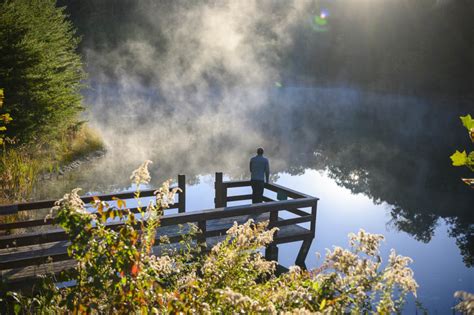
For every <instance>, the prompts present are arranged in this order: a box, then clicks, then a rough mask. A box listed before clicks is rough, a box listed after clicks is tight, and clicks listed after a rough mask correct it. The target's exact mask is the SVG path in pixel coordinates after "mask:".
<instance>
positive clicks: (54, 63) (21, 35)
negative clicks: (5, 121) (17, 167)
mask: <svg viewBox="0 0 474 315" xmlns="http://www.w3.org/2000/svg"><path fill="white" fill-rule="evenodd" d="M78 42H79V38H78V37H77V36H75V30H74V29H73V26H72V23H71V22H70V21H68V20H67V16H66V15H65V13H64V8H58V7H56V1H55V0H21V1H20V0H10V1H9V0H6V1H0V86H1V87H3V88H5V90H6V91H8V93H7V94H6V95H5V110H6V112H7V113H8V114H11V115H12V116H13V117H15V120H14V121H12V123H11V124H10V126H9V128H8V130H7V131H6V135H7V136H9V137H11V138H13V137H15V138H16V139H17V140H18V141H19V143H29V142H33V141H35V142H40V143H42V142H43V141H49V140H51V139H53V138H54V137H57V136H58V135H61V134H62V133H64V131H66V130H67V129H68V128H70V127H71V126H73V125H74V124H75V123H76V121H77V115H78V113H79V112H80V111H82V109H83V108H82V106H81V101H82V97H81V94H80V93H79V92H80V89H81V86H82V85H81V80H82V79H84V75H85V74H84V71H83V69H82V62H81V59H80V56H79V55H78V54H77V53H76V48H77V45H78Z"/></svg>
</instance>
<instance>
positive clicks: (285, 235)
mask: <svg viewBox="0 0 474 315" xmlns="http://www.w3.org/2000/svg"><path fill="white" fill-rule="evenodd" d="M249 218H252V219H254V220H255V221H257V222H258V221H263V220H268V213H266V214H263V215H260V216H240V217H237V218H225V219H221V220H210V221H209V223H208V226H207V230H208V231H209V232H212V231H216V230H222V229H225V230H227V229H228V228H230V227H231V226H232V224H233V223H234V221H236V222H238V223H239V224H242V223H245V222H246V221H247V220H248V219H249ZM182 232H184V233H187V232H189V227H186V226H183V228H182ZM308 232H309V230H307V229H305V228H302V227H300V226H298V225H292V226H284V227H281V228H280V231H279V233H278V238H277V239H276V243H281V242H285V240H286V239H290V240H291V241H293V239H294V238H298V237H300V238H304V237H305V235H307V234H308ZM161 235H167V236H171V235H172V236H178V235H179V229H178V227H177V226H168V227H161V228H159V229H158V231H157V238H159V236H161ZM224 238H225V235H219V236H213V237H208V238H207V239H206V243H207V244H208V247H209V248H210V247H212V246H214V245H215V244H217V242H219V241H222V240H223V239H224ZM67 246H68V242H67V241H62V242H54V243H48V244H37V245H32V246H28V247H25V248H21V247H20V248H18V250H17V251H14V249H3V250H1V251H0V261H1V263H0V269H3V270H0V275H1V278H8V279H9V280H8V281H14V282H15V281H19V280H21V279H23V280H25V279H28V278H31V277H32V278H37V277H39V276H41V275H45V274H47V273H55V274H56V273H59V272H61V271H63V270H66V269H69V268H71V267H72V266H74V262H72V261H71V260H70V259H69V257H67V256H65V255H67ZM161 251H162V249H161V248H160V247H155V248H154V253H155V254H159V253H161ZM49 257H51V258H52V261H53V262H51V260H48V259H49ZM33 259H42V260H43V262H42V263H41V264H36V265H25V266H22V265H21V264H22V263H25V264H26V263H28V264H30V262H31V261H32V260H33ZM56 260H58V261H56ZM48 261H49V262H48ZM2 265H3V266H9V269H5V268H1V266H2ZM15 265H16V266H18V267H20V268H12V266H15Z"/></svg>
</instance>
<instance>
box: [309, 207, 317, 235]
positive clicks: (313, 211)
mask: <svg viewBox="0 0 474 315" xmlns="http://www.w3.org/2000/svg"><path fill="white" fill-rule="evenodd" d="M317 214H318V199H316V200H315V201H314V204H313V206H312V207H311V227H310V228H311V232H312V233H313V238H314V236H315V235H316V216H317Z"/></svg>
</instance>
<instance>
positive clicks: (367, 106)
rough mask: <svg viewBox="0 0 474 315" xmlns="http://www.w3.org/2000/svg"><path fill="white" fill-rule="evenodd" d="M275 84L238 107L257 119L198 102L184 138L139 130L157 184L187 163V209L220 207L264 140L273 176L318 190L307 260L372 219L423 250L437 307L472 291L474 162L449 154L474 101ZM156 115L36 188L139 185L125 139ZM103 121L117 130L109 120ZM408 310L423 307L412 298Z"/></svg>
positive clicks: (432, 305) (46, 192) (460, 140)
mask: <svg viewBox="0 0 474 315" xmlns="http://www.w3.org/2000/svg"><path fill="white" fill-rule="evenodd" d="M267 92H268V93H266V95H267V102H266V105H265V106H260V107H258V108H254V109H252V111H251V113H250V115H249V112H248V110H247V111H246V112H244V113H241V116H240V117H239V116H238V115H239V114H238V111H236V112H237V114H235V113H236V112H235V111H234V112H233V113H234V114H235V115H237V116H236V117H235V119H236V120H239V121H245V122H246V126H248V130H238V129H236V130H234V129H233V126H234V125H235V124H234V123H233V120H232V119H233V118H232V117H228V119H229V124H228V127H225V126H224V127H223V126H222V125H219V127H216V128H217V129H202V128H201V129H200V127H199V126H200V125H199V124H197V123H195V122H194V121H195V119H193V117H195V115H196V113H190V114H189V117H188V118H189V119H188V120H186V122H185V128H183V129H182V130H179V132H178V131H177V132H176V134H175V135H174V137H173V141H174V142H170V143H164V142H160V141H157V142H155V143H150V142H149V141H147V140H146V139H145V140H142V139H140V138H143V137H137V138H136V143H137V145H138V147H140V148H141V149H140V150H138V149H137V151H136V152H138V151H140V152H142V151H143V149H144V148H145V149H150V150H148V151H147V150H145V151H146V152H149V156H147V158H149V159H151V160H153V161H154V164H153V165H152V169H151V171H152V176H153V182H152V183H151V185H152V186H157V185H158V184H159V183H160V182H161V181H162V180H163V179H166V178H176V175H177V174H179V173H181V174H186V176H187V180H188V192H187V205H188V211H192V210H197V209H203V208H212V207H213V198H214V195H213V194H214V191H213V185H214V184H213V182H214V180H213V176H212V175H211V174H214V172H216V171H222V172H224V173H225V174H226V177H227V179H243V178H248V170H247V169H248V159H249V157H250V156H251V155H252V154H253V152H254V150H255V148H256V147H257V146H263V147H264V148H265V149H266V155H267V156H268V157H269V159H270V162H271V169H272V181H274V182H276V183H278V184H281V185H284V186H287V187H290V188H292V189H295V190H298V191H301V192H304V193H307V194H310V195H313V196H316V197H319V198H320V203H319V206H318V217H317V232H316V239H315V240H314V241H313V244H312V247H311V250H310V254H309V255H308V258H307V261H306V262H307V265H308V267H316V266H318V265H319V264H320V261H318V260H317V258H316V255H315V253H316V252H320V253H322V254H324V253H325V249H326V248H332V246H333V245H339V246H344V247H346V246H347V234H348V233H350V232H357V231H358V230H359V229H360V228H363V229H365V230H366V231H368V232H372V233H382V234H384V235H385V236H386V241H385V243H384V244H383V248H382V255H383V257H385V258H387V257H388V254H389V252H390V249H391V248H395V249H396V251H397V253H399V254H402V255H406V256H410V257H412V258H413V260H414V263H413V265H412V268H413V270H414V272H415V278H416V279H417V281H418V283H419V285H420V288H419V291H418V298H419V300H420V301H421V302H422V303H423V304H424V306H425V307H427V308H428V310H429V311H430V313H432V314H450V313H451V312H452V311H451V307H452V306H453V304H454V303H455V301H454V299H453V297H452V296H453V293H454V292H455V291H457V290H466V291H470V292H474V269H473V268H472V266H473V265H474V235H473V233H474V211H473V210H474V209H473V208H474V207H473V205H474V191H472V190H470V189H469V188H468V187H467V186H465V185H463V184H462V183H461V181H460V179H459V178H460V177H461V176H469V173H468V172H466V171H465V170H463V169H460V168H454V167H452V166H451V165H450V160H449V155H451V154H452V153H453V152H454V150H456V149H469V148H470V147H469V146H470V145H471V144H470V143H469V142H468V139H467V135H466V132H465V130H464V129H463V127H462V126H461V125H460V123H459V118H458V117H459V116H460V115H464V114H466V113H469V111H470V112H471V114H472V113H473V111H472V110H473V109H474V106H473V102H472V101H470V100H452V99H440V98H437V99H428V98H415V97H403V96H394V95H380V94H374V93H363V92H359V91H357V90H350V89H342V88H333V89H330V88H324V89H323V88H307V87H291V88H290V87H289V88H285V89H270V90H269V91H267ZM153 115H155V113H153V112H148V113H147V115H145V116H144V117H134V118H133V119H126V120H124V122H123V124H121V126H120V128H121V129H118V130H117V129H114V130H113V134H114V135H115V137H114V138H113V141H112V143H110V142H111V141H109V144H110V148H109V153H108V154H107V155H106V156H105V157H104V158H102V159H101V160H99V161H96V162H95V163H94V164H93V165H83V166H82V167H81V168H80V169H78V170H76V171H74V172H71V173H69V174H67V175H66V176H63V177H59V178H58V179H57V180H54V181H43V182H41V183H40V185H38V187H37V190H36V198H37V199H43V198H57V197H59V196H61V195H62V194H63V193H64V192H66V191H68V190H70V189H72V188H74V187H82V188H83V189H84V191H85V192H111V191H122V190H125V189H130V186H129V184H128V182H129V174H130V173H131V171H132V170H133V169H134V168H136V166H137V165H138V164H139V161H138V159H133V158H131V157H133V156H136V155H138V153H137V154H134V152H133V150H132V151H130V150H127V151H126V152H124V151H123V150H122V149H121V148H123V147H124V146H125V143H126V141H125V140H123V143H122V142H121V139H125V138H127V136H128V134H129V133H130V132H131V131H129V130H132V131H133V130H136V128H137V126H139V125H143V122H144V121H145V122H146V121H147V119H151V118H150V116H152V117H153ZM156 115H158V114H156ZM170 115H171V117H170V118H169V119H173V116H172V114H170ZM206 115H210V114H209V113H207V114H206ZM146 116H148V117H146ZM203 117H205V116H203ZM155 118H156V117H155ZM180 119H183V117H182V116H180ZM95 123H96V124H97V125H98V126H99V128H103V129H104V130H105V132H107V131H109V132H111V131H110V130H111V129H110V128H111V127H110V126H109V125H107V123H106V122H104V121H101V120H100V119H97V120H96V121H95ZM164 125H165V127H166V124H164ZM153 130H156V129H153ZM127 141H128V140H127ZM127 143H128V142H127ZM183 143H186V144H187V146H183V145H180V144H183ZM236 192H238V191H236ZM242 192H243V191H242ZM298 248H299V244H293V245H284V246H281V247H280V263H282V264H283V265H286V266H289V265H292V264H293V263H294V259H295V258H296V253H297V251H298ZM406 313H408V314H410V313H415V307H414V302H413V300H411V301H410V303H409V305H408V306H407V308H406Z"/></svg>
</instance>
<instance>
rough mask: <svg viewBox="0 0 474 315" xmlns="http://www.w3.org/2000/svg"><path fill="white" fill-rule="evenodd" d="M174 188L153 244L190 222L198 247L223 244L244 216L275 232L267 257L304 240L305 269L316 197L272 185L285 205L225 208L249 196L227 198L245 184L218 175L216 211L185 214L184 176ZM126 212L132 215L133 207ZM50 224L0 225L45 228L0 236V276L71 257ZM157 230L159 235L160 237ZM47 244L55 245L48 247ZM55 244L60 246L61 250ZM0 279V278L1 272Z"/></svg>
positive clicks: (3, 228)
mask: <svg viewBox="0 0 474 315" xmlns="http://www.w3.org/2000/svg"><path fill="white" fill-rule="evenodd" d="M178 187H179V188H180V189H181V191H180V192H179V193H178V201H177V203H175V204H174V205H172V206H171V209H178V213H175V214H166V213H165V215H163V216H162V218H161V220H160V227H159V229H158V233H157V239H158V238H159V237H160V236H162V235H163V234H162V233H169V235H168V236H169V239H170V242H171V243H174V242H178V241H179V240H180V239H181V238H182V235H180V233H182V232H178V228H177V226H178V225H183V224H187V223H195V224H197V226H198V228H199V229H200V233H198V234H197V235H195V238H196V239H197V242H198V243H204V242H207V241H216V240H219V239H222V237H223V235H225V233H226V231H227V229H228V228H229V227H230V226H231V224H232V222H233V220H235V221H238V222H239V223H243V222H244V221H246V220H247V219H248V217H253V218H256V219H257V220H269V226H270V227H278V228H279V229H280V231H278V232H277V234H276V235H275V237H274V241H273V243H272V244H270V245H269V246H268V247H267V248H266V250H265V256H266V258H267V259H271V260H278V247H277V244H281V243H289V242H295V241H303V243H302V245H301V248H300V250H299V252H298V255H297V257H296V260H295V263H296V264H298V265H300V266H302V267H305V263H304V261H305V259H306V256H307V254H308V250H309V247H310V245H311V242H312V240H313V238H314V236H315V231H316V215H317V203H318V198H315V197H311V196H308V195H305V194H303V193H300V192H297V191H294V190H291V189H288V188H286V187H283V186H279V185H276V184H265V191H272V192H276V193H277V194H280V195H281V196H284V197H286V198H287V200H274V199H272V198H270V197H268V196H265V195H264V201H265V202H264V203H260V204H251V203H249V204H244V205H236V206H228V203H231V202H237V201H245V200H251V199H252V195H251V194H241V195H230V196H229V195H228V192H229V191H230V190H231V189H232V188H236V187H250V181H227V182H225V181H223V175H222V173H216V182H215V208H213V209H206V210H200V211H192V212H186V200H185V198H186V185H185V176H184V175H179V176H178ZM153 192H154V190H152V189H150V190H144V191H141V193H140V197H151V196H153ZM96 197H98V198H99V199H100V200H103V201H110V200H114V199H115V198H120V199H122V200H123V199H131V198H134V197H135V195H134V192H125V193H118V194H107V195H99V196H96ZM81 199H82V200H83V201H84V202H85V203H88V202H91V201H93V199H94V197H93V196H84V197H82V198H81ZM54 203H55V201H53V200H47V201H38V202H32V203H19V204H14V205H4V206H0V218H1V217H2V216H5V215H11V214H17V213H19V212H21V211H28V212H32V211H37V210H39V209H45V208H50V207H52V206H53V205H54ZM131 210H132V211H133V212H137V209H136V208H135V209H131ZM284 212H288V213H291V214H292V215H293V216H296V217H292V218H288V219H284V218H282V217H280V214H282V213H284ZM301 223H309V228H305V227H301V226H299V225H298V224H301ZM52 224H53V220H52V219H49V220H46V221H45V220H44V219H28V220H23V221H16V222H11V223H2V224H0V232H3V233H4V234H5V233H6V232H11V231H12V230H15V229H23V228H34V227H44V226H48V225H49V226H50V227H46V229H45V228H43V229H42V230H41V231H32V232H26V233H25V232H24V231H23V232H22V233H12V234H9V235H8V234H7V235H1V234H0V272H2V270H5V271H8V275H9V276H11V275H12V274H13V275H15V274H17V275H19V276H18V278H21V279H23V280H24V279H26V278H28V277H30V278H31V276H32V275H31V274H25V272H24V271H22V270H21V268H24V267H29V266H37V265H41V264H45V263H47V262H51V261H52V262H55V263H57V262H61V261H66V260H69V259H70V258H69V257H68V255H67V251H66V249H67V244H68V243H67V240H68V237H67V235H66V233H65V232H64V231H63V230H62V229H61V228H58V227H56V226H51V225H52ZM123 224H124V223H123V222H110V223H108V224H107V226H108V228H111V229H118V228H119V227H120V226H122V225H123ZM167 227H168V228H167ZM174 227H176V228H174ZM20 231H21V230H20ZM160 231H162V232H161V234H160ZM55 242H56V243H55ZM211 243H212V242H211ZM43 244H46V245H47V246H46V245H43ZM51 244H53V245H55V246H50V245H51ZM58 244H61V246H59V245H58ZM18 268H20V269H18ZM13 269H15V270H18V272H17V273H16V271H12V270H13ZM59 269H61V268H59ZM5 274H6V273H5ZM2 277H4V274H3V273H2Z"/></svg>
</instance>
